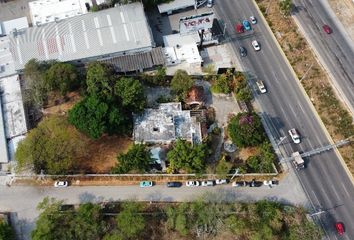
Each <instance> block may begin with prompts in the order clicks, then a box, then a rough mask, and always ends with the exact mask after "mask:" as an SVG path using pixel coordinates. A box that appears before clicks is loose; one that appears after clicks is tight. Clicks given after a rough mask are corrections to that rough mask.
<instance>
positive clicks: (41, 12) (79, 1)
mask: <svg viewBox="0 0 354 240" xmlns="http://www.w3.org/2000/svg"><path fill="white" fill-rule="evenodd" d="M28 5H29V8H30V12H31V17H32V24H33V25H39V24H45V23H49V22H54V21H56V20H61V19H65V18H70V17H75V16H79V15H82V14H85V13H87V9H86V6H85V1H84V0H37V1H33V2H29V3H28Z"/></svg>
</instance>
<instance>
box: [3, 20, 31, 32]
mask: <svg viewBox="0 0 354 240" xmlns="http://www.w3.org/2000/svg"><path fill="white" fill-rule="evenodd" d="M1 25H2V29H3V30H4V31H3V34H4V35H9V34H10V32H12V31H13V30H14V29H17V30H18V29H23V28H28V27H29V25H28V20H27V17H21V18H16V19H12V20H9V21H4V22H2V23H1Z"/></svg>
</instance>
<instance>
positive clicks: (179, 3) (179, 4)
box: [157, 0, 196, 13]
mask: <svg viewBox="0 0 354 240" xmlns="http://www.w3.org/2000/svg"><path fill="white" fill-rule="evenodd" d="M195 5H196V0H175V1H172V2H169V3H162V4H159V5H157V8H158V9H159V12H160V13H169V12H172V11H175V10H178V9H182V8H187V7H192V6H195Z"/></svg>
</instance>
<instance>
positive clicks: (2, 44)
mask: <svg viewBox="0 0 354 240" xmlns="http://www.w3.org/2000/svg"><path fill="white" fill-rule="evenodd" d="M10 49H11V48H10V38H9V36H4V37H0V78H2V77H5V76H10V75H14V74H17V72H16V71H15V63H14V60H13V58H12V55H11V51H10Z"/></svg>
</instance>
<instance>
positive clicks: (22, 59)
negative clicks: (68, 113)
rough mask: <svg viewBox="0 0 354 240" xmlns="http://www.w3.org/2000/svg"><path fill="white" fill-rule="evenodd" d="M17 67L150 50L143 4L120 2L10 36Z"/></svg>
mask: <svg viewBox="0 0 354 240" xmlns="http://www.w3.org/2000/svg"><path fill="white" fill-rule="evenodd" d="M10 42H11V48H12V53H13V56H14V61H15V69H16V70H20V69H23V68H24V65H25V64H26V63H27V61H28V60H30V59H32V58H37V59H38V60H54V59H56V60H59V61H62V62H66V61H75V60H80V59H87V58H98V57H100V58H105V57H106V58H108V57H111V54H113V53H122V55H124V53H125V52H129V51H134V52H138V51H145V50H146V49H149V50H151V48H152V46H153V39H152V36H151V31H150V28H149V25H148V23H147V20H146V16H145V13H144V9H143V5H142V4H141V3H133V4H127V5H120V6H117V7H114V8H109V9H106V10H102V11H99V12H94V13H87V14H85V15H81V16H76V17H72V18H68V19H64V20H61V21H58V22H52V23H48V24H45V25H42V26H39V27H37V26H35V27H33V28H28V29H26V30H22V31H18V32H17V33H16V34H11V35H10Z"/></svg>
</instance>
